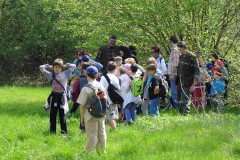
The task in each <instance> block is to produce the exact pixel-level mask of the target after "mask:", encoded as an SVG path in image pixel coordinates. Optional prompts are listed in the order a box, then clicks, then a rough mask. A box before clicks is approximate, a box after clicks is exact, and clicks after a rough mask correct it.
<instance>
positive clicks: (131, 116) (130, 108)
mask: <svg viewBox="0 0 240 160" xmlns="http://www.w3.org/2000/svg"><path fill="white" fill-rule="evenodd" d="M136 108H137V104H135V103H133V102H131V103H128V104H127V105H126V107H125V108H124V111H125V116H126V121H125V122H131V120H132V121H134V120H135V117H136Z"/></svg>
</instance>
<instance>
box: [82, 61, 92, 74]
mask: <svg viewBox="0 0 240 160" xmlns="http://www.w3.org/2000/svg"><path fill="white" fill-rule="evenodd" d="M90 66H95V65H94V64H93V63H91V62H83V63H82V71H83V74H84V75H86V74H87V72H86V70H87V68H88V67H90Z"/></svg>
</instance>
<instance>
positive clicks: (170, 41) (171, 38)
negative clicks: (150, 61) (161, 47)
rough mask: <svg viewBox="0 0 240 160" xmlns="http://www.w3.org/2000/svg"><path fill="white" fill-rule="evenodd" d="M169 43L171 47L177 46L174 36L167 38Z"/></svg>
mask: <svg viewBox="0 0 240 160" xmlns="http://www.w3.org/2000/svg"><path fill="white" fill-rule="evenodd" d="M169 43H170V44H171V45H172V46H173V45H174V44H177V43H178V39H177V37H176V36H171V37H170V38H169Z"/></svg>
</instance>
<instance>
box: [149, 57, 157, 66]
mask: <svg viewBox="0 0 240 160" xmlns="http://www.w3.org/2000/svg"><path fill="white" fill-rule="evenodd" d="M149 64H155V65H157V61H156V59H155V58H153V57H150V58H148V60H147V65H149Z"/></svg>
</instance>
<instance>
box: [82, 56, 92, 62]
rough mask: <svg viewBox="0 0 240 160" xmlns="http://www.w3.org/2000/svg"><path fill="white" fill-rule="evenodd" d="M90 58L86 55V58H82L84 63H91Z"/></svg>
mask: <svg viewBox="0 0 240 160" xmlns="http://www.w3.org/2000/svg"><path fill="white" fill-rule="evenodd" d="M89 59H90V58H89V56H88V55H84V56H82V61H83V62H88V61H89Z"/></svg>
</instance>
